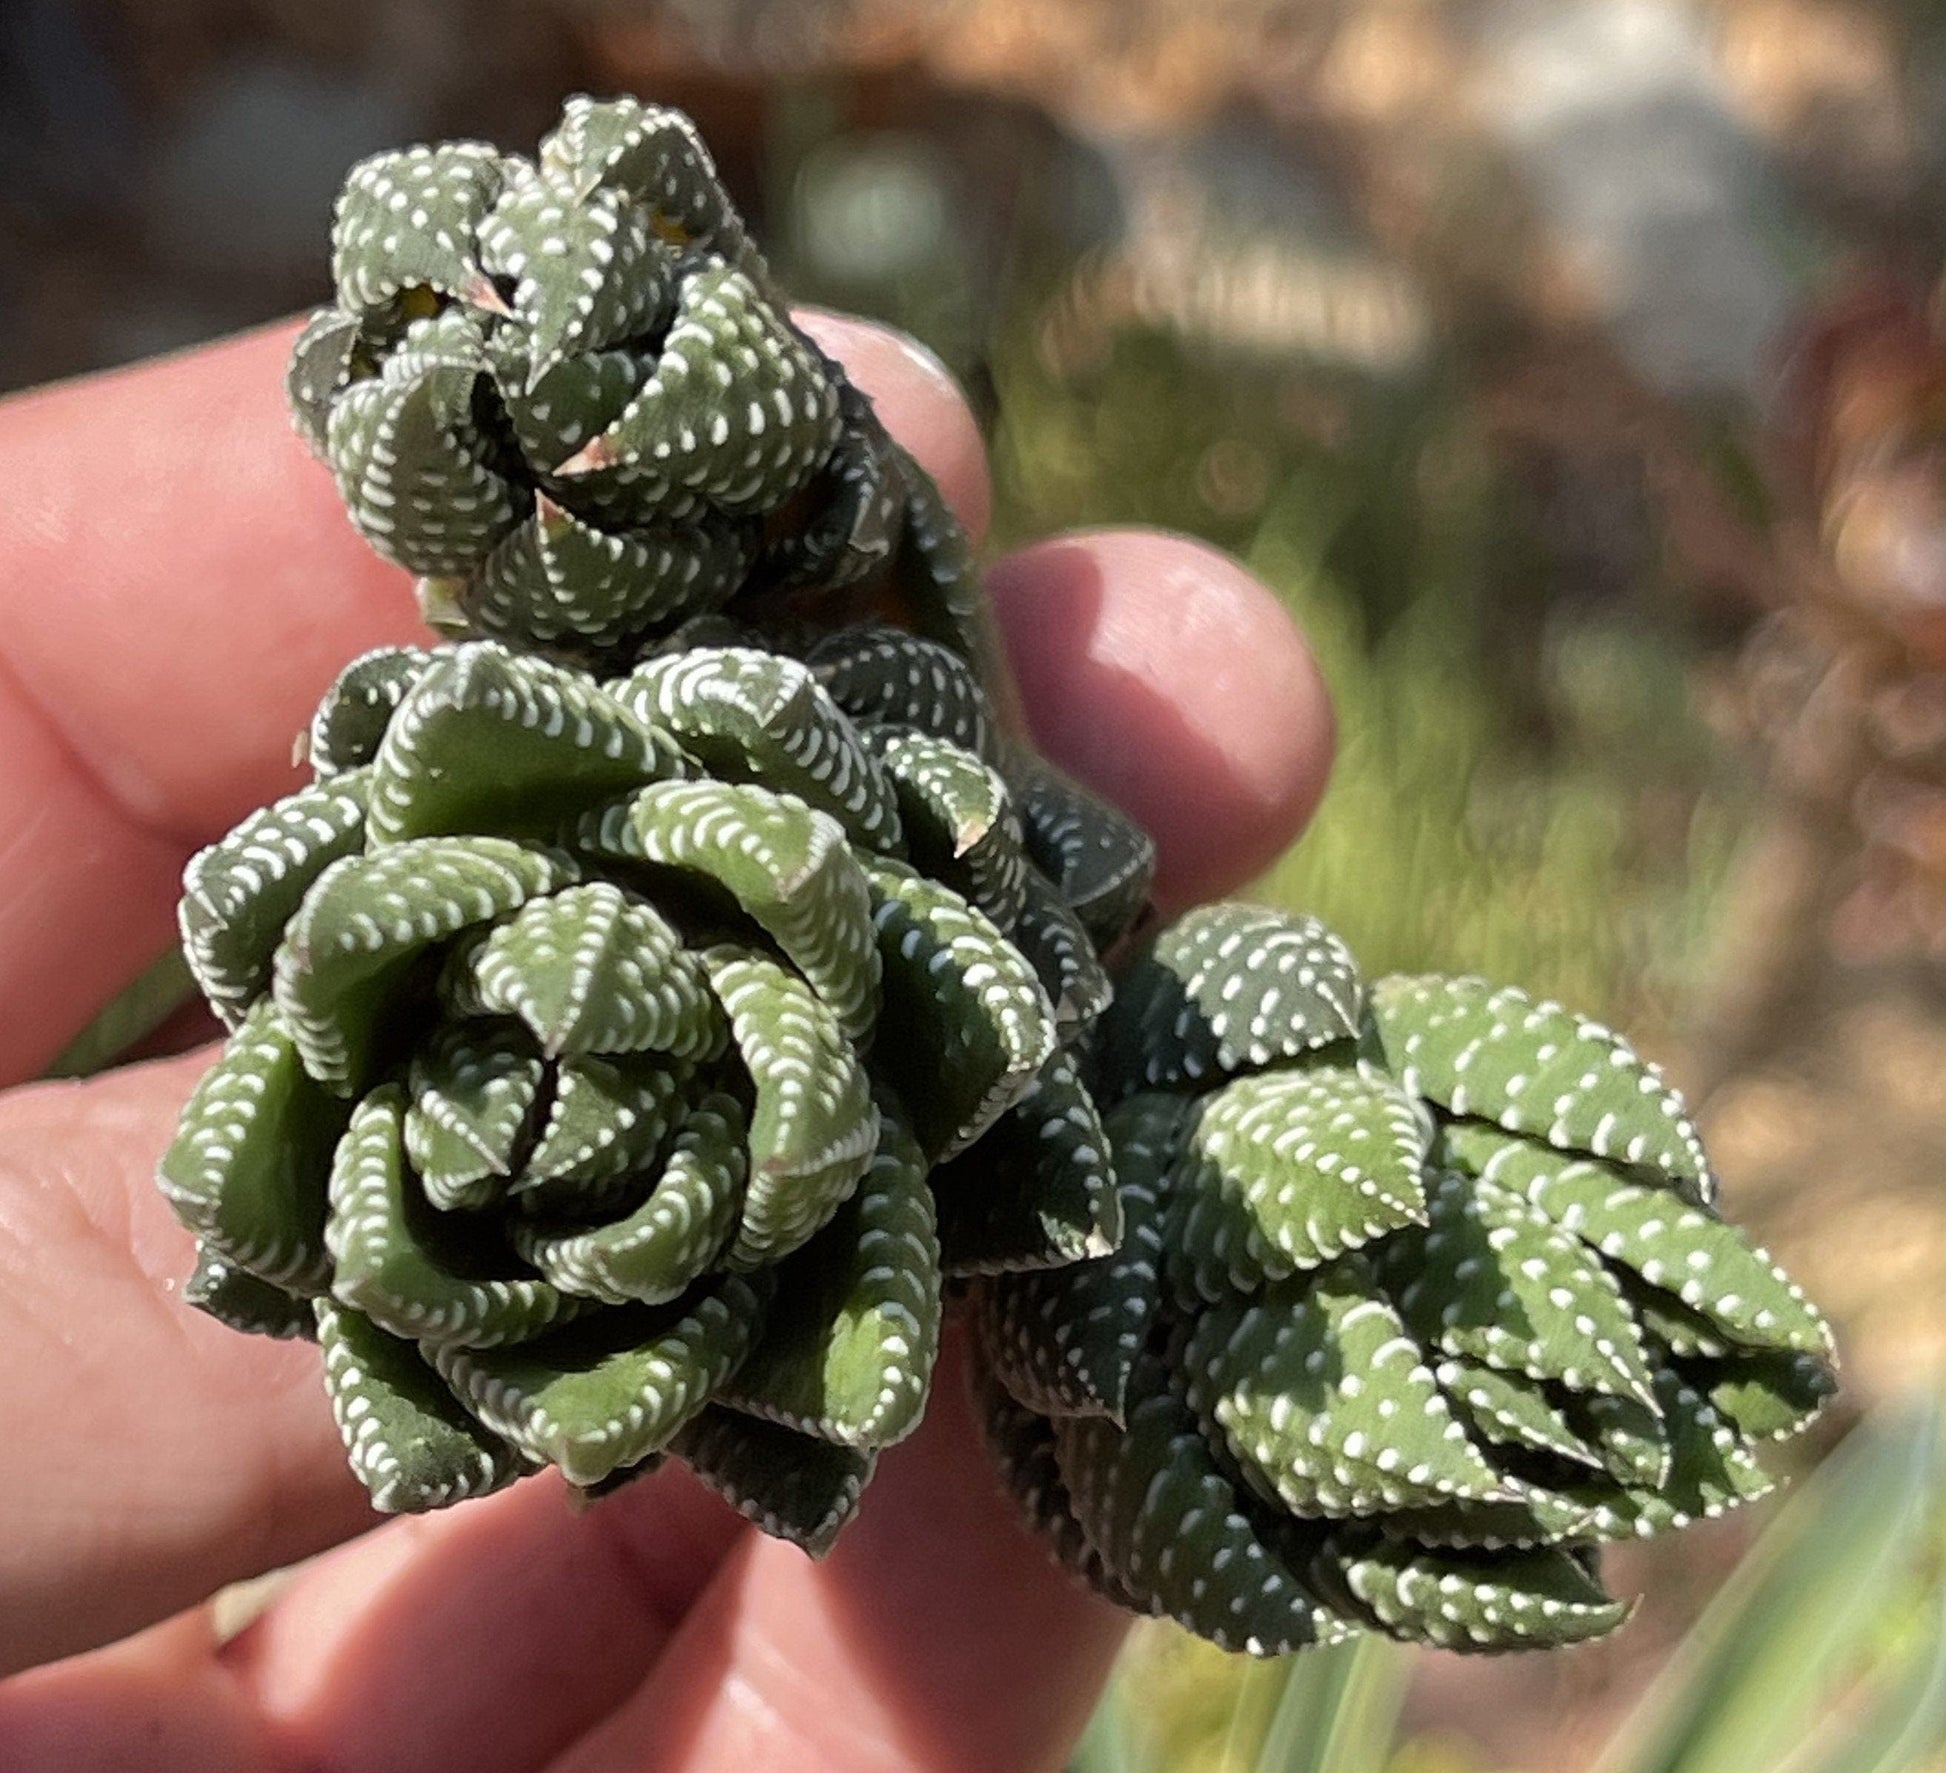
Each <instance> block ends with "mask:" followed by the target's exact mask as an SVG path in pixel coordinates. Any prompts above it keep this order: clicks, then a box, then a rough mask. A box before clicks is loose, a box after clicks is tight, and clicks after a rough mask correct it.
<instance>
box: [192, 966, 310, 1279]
mask: <svg viewBox="0 0 1946 1773" xmlns="http://www.w3.org/2000/svg"><path fill="white" fill-rule="evenodd" d="M344 1124H345V1110H344V1106H343V1104H342V1103H340V1102H338V1101H337V1100H335V1099H334V1098H333V1097H331V1096H329V1095H327V1094H326V1093H325V1092H324V1091H323V1090H321V1089H319V1088H318V1086H317V1085H316V1084H315V1083H313V1082H312V1080H311V1079H310V1077H308V1076H307V1075H306V1074H305V1070H304V1066H303V1064H302V1063H301V1061H300V1060H299V1057H298V1053H297V1048H296V1046H295V1044H294V1043H293V1042H292V1040H291V1038H290V1036H289V1034H288V1033H286V1031H285V1030H284V1028H283V1026H282V1025H281V1024H280V1023H279V1021H278V1019H277V1016H276V1014H275V1012H274V1011H273V1010H272V1009H271V1007H270V1005H269V1004H267V1003H259V1004H258V1005H257V1007H256V1008H255V1009H253V1010H252V1011H251V1012H250V1014H249V1015H248V1016H246V1017H245V1018H244V1020H243V1024H242V1026H241V1027H239V1028H238V1029H237V1031H236V1032H235V1033H234V1034H232V1035H231V1036H230V1038H229V1039H228V1040H227V1041H226V1042H225V1043H224V1046H223V1051H222V1052H221V1053H220V1054H218V1055H217V1059H216V1063H215V1064H213V1065H212V1066H211V1067H210V1068H209V1070H207V1071H206V1072H204V1073H203V1075H202V1078H201V1079H200V1080H199V1081H198V1083H197V1085H196V1088H195V1089H194V1091H192V1092H191V1094H190V1098H189V1102H188V1105H187V1106H186V1107H185V1108H184V1109H183V1112H182V1120H181V1123H180V1125H179V1126H178V1127H177V1130H176V1136H175V1139H174V1141H173V1143H171V1145H170V1146H169V1149H168V1150H167V1151H166V1152H164V1153H163V1156H162V1164H161V1169H160V1172H159V1176H158V1180H159V1181H160V1183H161V1186H162V1192H163V1193H164V1194H165V1195H166V1196H167V1197H168V1199H169V1204H170V1205H171V1206H172V1207H173V1208H174V1209H175V1213H176V1217H177V1218H178V1219H180V1220H181V1221H182V1222H183V1224H184V1225H186V1226H187V1227H188V1228H189V1229H190V1230H191V1231H193V1232H194V1233H195V1234H196V1235H197V1237H199V1238H200V1239H202V1241H203V1244H204V1246H205V1248H206V1249H207V1250H208V1251H209V1252H210V1253H211V1254H213V1255H215V1256H219V1257H221V1258H222V1259H223V1260H225V1261H227V1262H228V1263H230V1264H231V1265H232V1266H234V1267H237V1268H241V1269H244V1270H245V1271H247V1272H248V1273H250V1274H254V1275H256V1276H257V1277H258V1278H259V1279H260V1280H266V1281H270V1282H272V1283H273V1284H275V1285H277V1286H280V1287H284V1288H287V1289H288V1290H290V1291H292V1292H296V1293H315V1292H319V1291H321V1290H322V1289H323V1288H324V1287H325V1286H327V1285H328V1284H329V1282H330V1278H331V1270H330V1260H329V1257H328V1256H327V1254H326V1251H325V1241H324V1223H325V1212H326V1202H327V1200H328V1198H329V1182H330V1174H331V1153H332V1148H333V1146H334V1145H335V1144H336V1142H337V1138H338V1134H339V1131H340V1129H341V1128H342V1127H343V1126H344Z"/></svg>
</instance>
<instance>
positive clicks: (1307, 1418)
mask: <svg viewBox="0 0 1946 1773" xmlns="http://www.w3.org/2000/svg"><path fill="white" fill-rule="evenodd" d="M1094 1074H1095V1077H1096V1083H1097V1089H1098V1092H1099V1094H1100V1096H1101V1099H1102V1100H1103V1101H1104V1102H1108V1103H1111V1104H1112V1106H1111V1107H1110V1108H1109V1110H1108V1113H1107V1117H1106V1130H1107V1132H1108V1135H1109V1138H1110V1142H1111V1146H1112V1149H1113V1153H1114V1161H1115V1168H1116V1174H1117V1180H1118V1183H1119V1186H1120V1188H1121V1191H1122V1201H1123V1210H1124V1216H1125V1221H1126V1225H1127V1233H1128V1234H1127V1237H1126V1240H1125V1242H1124V1244H1123V1246H1122V1248H1121V1249H1120V1250H1118V1251H1116V1252H1115V1253H1114V1254H1113V1255H1111V1256H1108V1257H1105V1258H1100V1259H1097V1260H1094V1261H1091V1262H1087V1263H1082V1264H1077V1265H1074V1266H1071V1267H1068V1268H1065V1269H1062V1270H1059V1271H1056V1272H1051V1273H1046V1274H1035V1275H1019V1276H1002V1277H997V1278H995V1279H991V1280H986V1281H982V1282H981V1283H980V1285H979V1288H978V1293H977V1304H976V1310H977V1313H978V1322H979V1329H980V1346H981V1352H982V1361H981V1372H980V1378H979V1385H980V1387H981V1391H982V1396H983V1403H984V1414H985V1419H986V1422H987V1425H988V1433H989V1438H990V1440H991V1442H992V1445H993V1448H994V1451H995V1453H996V1455H997V1457H998V1458H999V1460H1000V1462H1001V1464H1002V1467H1003V1469H1004V1470H1005V1471H1006V1472H1007V1474H1008V1476H1009V1480H1010V1482H1011V1484H1012V1486H1013V1488H1014V1490H1015V1492H1016V1494H1017V1495H1018V1496H1019V1497H1020V1498H1021V1500H1022V1502H1023V1504H1024V1505H1025V1507H1026V1509H1027V1512H1028V1515H1029V1518H1030V1519H1031V1520H1032V1521H1033V1522H1034V1523H1035V1524H1036V1525H1037V1526H1038V1527H1039V1529H1040V1530H1041V1531H1042V1532H1043V1533H1044V1534H1045V1535H1046V1536H1047V1537H1048V1538H1049V1539H1050V1541H1051V1542H1052V1543H1053V1544H1054V1546H1055V1547H1056V1549H1057V1551H1058V1552H1059V1553H1060V1554H1061V1556H1062V1557H1063V1558H1064V1560H1065V1561H1066V1562H1068V1563H1069V1564H1070V1566H1071V1567H1073V1568H1074V1569H1076V1570H1077V1571H1078V1572H1079V1573H1081V1574H1082V1575H1084V1576H1085V1577H1086V1578H1087V1579H1088V1580H1089V1581H1091V1582H1092V1583H1094V1584H1095V1586H1096V1587H1098V1588H1099V1589H1101V1590H1102V1591H1103V1592H1105V1593H1107V1594H1109V1595H1111V1596H1113V1597H1114V1598H1116V1599H1117V1600H1119V1601H1122V1602H1123V1603H1124V1604H1126V1605H1130V1606H1133V1607H1136V1608H1138V1609H1141V1610H1144V1611H1148V1612H1155V1613H1161V1614H1166V1615H1169V1616H1171V1617H1173V1618H1175V1619H1177V1620H1179V1621H1180V1622H1181V1623H1183V1624H1185V1625H1187V1626H1189V1627H1190V1628H1191V1629H1192V1630H1194V1631H1198V1632H1201V1633H1203V1634H1204V1635H1205V1636H1207V1637H1210V1638H1213V1639H1214V1640H1215V1641H1216V1642H1218V1643H1220V1644H1224V1645H1226V1646H1229V1647H1232V1648H1242V1649H1249V1650H1253V1651H1259V1652H1275V1651H1282V1650H1289V1649H1294V1648H1297V1647H1300V1646H1302V1645H1305V1644H1308V1643H1316V1642H1320V1641H1326V1640H1329V1639H1332V1638H1335V1637H1338V1636H1341V1635H1343V1634H1344V1633H1346V1632H1349V1631H1354V1630H1378V1631H1384V1632H1388V1633H1391V1634H1392V1635H1394V1636H1397V1637H1402V1638H1407V1639H1414V1640H1419V1641H1423V1642H1427V1643H1433V1644H1438V1645H1442V1646H1444V1647H1447V1648H1451V1649H1460V1650H1491V1649H1513V1648H1519V1647H1523V1646H1527V1645H1548V1644H1562V1643H1571V1642H1574V1641H1576V1640H1579V1639H1582V1638H1587V1637H1593V1636H1596V1635H1598V1634H1600V1633H1602V1632H1605V1631H1608V1630H1610V1629H1611V1628H1612V1627H1613V1626H1615V1625H1616V1624H1617V1623H1619V1622H1620V1620H1621V1619H1622V1618H1623V1617H1624V1616H1625V1614H1626V1611H1627V1609H1626V1607H1625V1605H1624V1604H1623V1603H1621V1602H1619V1601H1616V1600H1613V1599H1611V1598H1610V1597H1609V1596H1608V1595H1607V1594H1606V1593H1604V1592H1603V1590H1602V1588H1601V1586H1600V1582H1599V1579H1598V1574H1597V1570H1596V1567H1595V1562H1594V1558H1593V1552H1594V1549H1595V1547H1596V1546H1598V1545H1599V1544H1600V1543H1601V1542H1602V1541H1604V1540H1610V1539H1619V1538H1628V1537H1633V1536H1638V1535H1640V1536H1647V1535H1649V1534H1652V1533H1658V1532H1662V1531H1665V1530H1667V1529H1670V1528H1674V1527H1680V1526H1683V1525H1686V1524H1687V1523H1688V1522H1690V1521H1693V1520H1697V1519H1701V1518H1704V1517H1707V1516H1713V1515H1717V1514H1720V1513H1722V1512H1723V1511H1724V1510H1726V1509H1728V1508H1730V1507H1733V1506H1735V1505H1736V1504H1738V1503H1740V1502H1745V1501H1748V1500H1750V1499H1752V1498H1754V1497H1756V1496H1758V1495H1761V1494H1763V1493H1764V1491H1766V1490H1767V1489H1768V1488H1769V1487H1770V1479H1769V1478H1768V1477H1767V1476H1766V1475H1765V1473H1764V1470H1763V1468H1762V1466H1761V1465H1760V1464H1759V1462H1758V1460H1757V1457H1756V1449H1757V1444H1758V1443H1761V1442H1763V1441H1766V1440H1769V1439H1772V1438H1775V1437H1778V1436H1782V1435H1786V1434H1790V1433H1793V1432H1795V1431H1797V1430H1798V1429H1800V1428H1802V1427H1803V1426H1804V1425H1805V1424H1806V1423H1807V1422H1808V1421H1809V1420H1810V1419H1811V1418H1812V1417H1813V1416H1814V1415H1815V1414H1816V1413H1817V1411H1818V1409H1819V1407H1820V1406H1821V1405H1822V1403H1823V1400H1824V1399H1825V1398H1826V1397H1827V1396H1828V1395H1829V1394H1830V1392H1831V1391H1832V1389H1833V1380H1832V1377H1831V1373H1830V1369H1829V1366H1828V1361H1829V1358H1830V1355H1831V1339H1830V1332H1829V1330H1828V1329H1827V1328H1826V1326H1825V1324H1824V1322H1823V1320H1822V1319H1821V1318H1820V1317H1819V1316H1818V1314H1817V1312H1816V1311H1815V1310H1814V1309H1813V1308H1812V1307H1811V1305H1810V1304H1809V1303H1808V1301H1806V1299H1805V1298H1804V1296H1803V1294H1802V1293H1801V1292H1800V1291H1799V1290H1798V1288H1797V1287H1796V1286H1795V1285H1793V1284H1792V1283H1791V1282H1790V1281H1789V1280H1788V1279H1787V1278H1786V1277H1785V1276H1784V1275H1783V1273H1782V1272H1781V1271H1780V1270H1779V1269H1778V1268H1777V1267H1776V1266H1775V1265H1774V1264H1773V1263H1772V1262H1771V1261H1770V1259H1769V1258H1768V1257H1767V1256H1766V1255H1765V1254H1764V1253H1763V1252H1762V1251H1761V1250H1758V1249H1755V1248H1753V1247H1752V1246H1751V1245H1750V1244H1749V1243H1748V1242H1747V1241H1746V1240H1745V1239H1744V1237H1743V1236H1742V1234H1741V1233H1739V1232H1738V1231H1737V1230H1736V1229H1735V1228H1734V1227H1733V1226H1730V1225H1728V1224H1727V1223H1725V1222H1724V1220H1723V1219H1722V1218H1720V1217H1719V1216H1718V1214H1717V1213H1716V1211H1715V1205H1714V1203H1715V1192H1716V1190H1715V1181H1714V1178H1713V1176H1712V1174H1711V1171H1710V1167H1709V1162H1708V1160H1707V1158H1706V1157H1705V1155H1704V1152H1703V1148H1702V1145H1701V1142H1700V1140H1699V1139H1698V1138H1697V1135H1696V1130H1695V1128H1694V1126H1693V1125H1692V1123H1691V1121H1690V1119H1689V1117H1688V1115H1687V1114H1686V1113H1685V1111H1684V1109H1683V1105H1682V1102H1681V1099H1680V1098H1679V1097H1678V1096H1677V1095H1676V1093H1675V1092H1674V1091H1673V1090H1672V1089H1671V1088H1670V1087H1669V1086H1668V1085H1667V1084H1666V1083H1665V1082H1664V1081H1663V1080H1662V1078H1661V1076H1660V1075H1659V1073H1658V1072H1657V1071H1656V1070H1655V1068H1654V1067H1653V1066H1651V1065H1648V1064H1646V1063H1645V1062H1644V1061H1642V1060H1641V1059H1639V1058H1638V1057H1637V1056H1636V1055H1635V1053H1634V1052H1633V1051H1632V1050H1631V1049H1630V1048H1629V1046H1628V1045H1627V1044H1626V1043H1625V1042H1623V1041H1622V1040H1620V1039H1619V1038H1618V1037H1617V1036H1615V1035H1614V1034H1612V1033H1610V1032H1609V1031H1608V1030H1607V1029H1605V1028H1602V1027H1600V1026H1599V1025H1598V1024H1595V1023H1593V1022H1589V1021H1587V1020H1586V1019H1584V1018H1581V1017H1577V1016H1574V1015H1571V1014H1570V1013H1569V1012H1567V1011H1566V1010H1563V1009H1562V1008H1561V1007H1560V1006H1559V1005H1557V1004H1553V1003H1545V1002H1537V1001H1536V1000H1534V999H1533V998H1530V997H1529V996H1527V995H1526V994H1525V993H1523V992H1521V991H1519V990H1517V989H1514V988H1512V987H1501V988H1498V989H1496V988H1494V987H1492V986H1490V985H1487V984H1486V983H1484V982H1483V981H1481V980H1478V979H1466V978H1444V977H1432V976H1428V977H1407V976H1394V977H1389V978H1382V979H1378V980H1375V981H1373V982H1372V983H1371V984H1370V985H1369V987H1368V986H1366V985H1364V984H1363V983H1362V982H1361V981H1360V979H1359V976H1358V972H1357V968H1356V965H1355V963H1354V961H1353V959H1352V956H1351V955H1350V953H1349V952H1348V951H1347V950H1346V948H1345V947H1344V945H1343V944H1342V943H1341V942H1340V941H1339V940H1338V939H1337V938H1336V937H1335V936H1334V935H1332V934H1331V932H1330V931H1328V930H1327V929H1325V928H1324V927H1323V926H1322V925H1321V924H1319V923H1318V922H1317V921H1316V920H1315V919H1312V918H1305V917H1298V916H1291V915H1286V914H1283V913H1279V912H1274V911H1269V910H1265V909H1262V908H1258V907H1253V906H1244V905H1219V906H1214V907H1210V908H1208V909H1206V910H1202V911H1198V912H1195V913H1192V914H1191V915H1190V916H1188V917H1186V918H1184V919H1182V920H1181V921H1180V922H1178V923H1176V924H1175V925H1173V926H1171V927H1170V928H1169V929H1168V930H1166V931H1164V932H1163V933H1162V934H1161V936H1160V937H1159V938H1158V939H1157V940H1156V942H1155V943H1154V945H1153V946H1152V947H1151V948H1150V950H1149V951H1148V952H1147V953H1146V954H1145V955H1143V956H1142V957H1141V958H1140V959H1139V960H1137V961H1136V962H1134V963H1133V964H1132V965H1130V966H1129V967H1128V969H1127V970H1126V971H1125V972H1124V973H1123V974H1122V975H1121V977H1120V978H1119V979H1118V980H1117V982H1116V997H1115V1002H1114V1004H1113V1006H1112V1008H1111V1009H1110V1011H1109V1012H1108V1014H1107V1016H1106V1017H1105V1018H1104V1020H1103V1023H1102V1025H1101V1030H1100V1040H1099V1046H1098V1052H1097V1055H1096V1064H1095V1068H1094Z"/></svg>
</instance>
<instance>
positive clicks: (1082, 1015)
mask: <svg viewBox="0 0 1946 1773" xmlns="http://www.w3.org/2000/svg"><path fill="white" fill-rule="evenodd" d="M1021 889H1022V890H1021V908H1020V916H1019V917H1018V918H1017V919H1016V920H1015V922H1014V925H1013V928H1012V929H1011V930H1009V931H1008V939H1009V940H1010V941H1011V942H1012V943H1013V945H1014V946H1015V947H1016V948H1018V949H1019V950H1020V951H1021V953H1022V954H1024V955H1025V956H1026V957H1027V963H1028V965H1029V966H1031V967H1032V968H1033V969H1034V973H1035V976H1036V977H1037V978H1038V979H1039V980H1040V982H1041V988H1042V989H1043V990H1044V991H1045V992H1046V993H1047V995H1048V999H1049V1001H1050V1002H1052V1004H1053V1005H1054V1024H1055V1029H1056V1031H1057V1033H1058V1034H1059V1036H1060V1039H1061V1041H1062V1043H1063V1044H1064V1045H1065V1044H1068V1043H1070V1042H1072V1041H1074V1040H1075V1039H1076V1038H1077V1037H1079V1035H1080V1034H1081V1033H1082V1031H1083V1030H1085V1029H1089V1028H1092V1027H1093V1026H1094V1023H1095V1021H1096V1019H1097V1018H1098V1017H1099V1016H1100V1015H1101V1013H1102V1012H1103V1011H1104V1010H1106V1009H1107V1008H1108V1005H1109V1001H1110V1000H1111V999H1112V998H1113V996H1114V994H1115V989H1114V986H1113V985H1111V984H1110V983H1109V979H1108V971H1107V969H1106V968H1105V967H1103V965H1102V964H1101V962H1100V960H1099V959H1097V958H1096V955H1095V948H1094V943H1093V942H1091V941H1090V940H1089V938H1088V932H1087V931H1086V930H1085V929H1083V928H1082V927H1081V920H1080V919H1079V918H1078V917H1076V916H1075V915H1074V913H1073V912H1072V911H1070V910H1069V909H1068V907H1067V905H1066V903H1065V902H1064V901H1063V900H1062V898H1061V896H1060V894H1059V893H1057V892H1056V891H1055V890H1054V889H1053V887H1051V886H1050V885H1049V884H1048V883H1047V880H1046V879H1045V877H1044V876H1043V875H1042V874H1041V873H1040V872H1039V870H1037V869H1034V868H1029V869H1028V870H1027V872H1026V876H1025V878H1024V879H1023V881H1022V882H1021Z"/></svg>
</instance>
